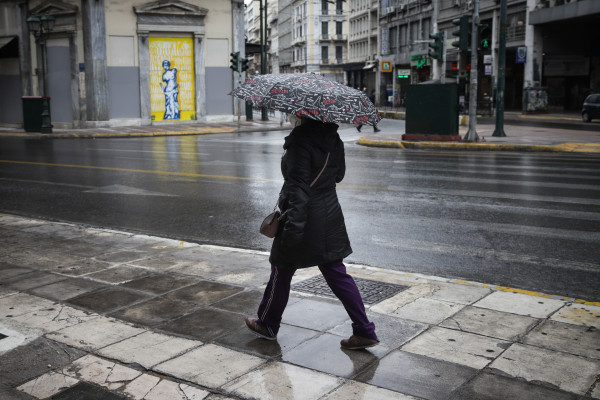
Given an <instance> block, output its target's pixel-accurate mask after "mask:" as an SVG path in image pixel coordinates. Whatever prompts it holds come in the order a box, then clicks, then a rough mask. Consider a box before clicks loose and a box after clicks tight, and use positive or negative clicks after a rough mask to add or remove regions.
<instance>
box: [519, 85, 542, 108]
mask: <svg viewBox="0 0 600 400" xmlns="http://www.w3.org/2000/svg"><path fill="white" fill-rule="evenodd" d="M547 112H548V92H547V91H546V88H543V87H531V86H528V87H526V88H524V89H523V114H535V113H547Z"/></svg>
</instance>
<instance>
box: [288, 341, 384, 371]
mask: <svg viewBox="0 0 600 400" xmlns="http://www.w3.org/2000/svg"><path fill="white" fill-rule="evenodd" d="M341 339H343V337H340V336H336V335H331V334H328V333H326V334H324V335H320V336H317V337H315V338H312V339H309V340H307V341H306V342H304V343H302V344H301V345H299V346H298V347H296V348H294V349H292V350H290V351H289V352H286V353H283V354H282V356H281V359H282V361H285V362H287V363H291V364H295V365H299V366H301V367H305V368H310V369H312V370H316V371H321V372H325V373H327V374H330V375H335V376H341V377H343V378H353V377H354V376H356V375H357V374H358V373H360V372H361V371H363V370H364V369H365V368H366V367H368V366H369V365H371V364H372V363H374V362H376V361H378V360H379V357H377V355H376V354H375V353H374V352H372V351H370V350H369V349H366V350H364V351H350V350H341V351H336V352H329V351H328V350H329V349H331V348H336V347H339V343H340V340H341ZM325 353H327V357H315V355H316V354H325Z"/></svg>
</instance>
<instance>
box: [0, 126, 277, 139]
mask: <svg viewBox="0 0 600 400" xmlns="http://www.w3.org/2000/svg"><path fill="white" fill-rule="evenodd" d="M282 129H284V128H282V127H260V128H259V129H255V128H253V127H240V128H239V129H238V128H237V127H236V128H207V129H198V130H186V131H162V132H125V133H98V132H90V133H85V132H83V133H82V132H78V133H47V134H42V133H37V132H36V133H27V132H0V137H19V138H30V139H103V138H126V137H154V136H189V135H208V134H214V133H235V132H254V131H257V130H260V131H261V132H263V131H279V130H282Z"/></svg>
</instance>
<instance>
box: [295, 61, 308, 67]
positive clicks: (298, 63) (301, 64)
mask: <svg viewBox="0 0 600 400" xmlns="http://www.w3.org/2000/svg"><path fill="white" fill-rule="evenodd" d="M305 65H306V60H296V61H292V68H296V67H304V66H305Z"/></svg>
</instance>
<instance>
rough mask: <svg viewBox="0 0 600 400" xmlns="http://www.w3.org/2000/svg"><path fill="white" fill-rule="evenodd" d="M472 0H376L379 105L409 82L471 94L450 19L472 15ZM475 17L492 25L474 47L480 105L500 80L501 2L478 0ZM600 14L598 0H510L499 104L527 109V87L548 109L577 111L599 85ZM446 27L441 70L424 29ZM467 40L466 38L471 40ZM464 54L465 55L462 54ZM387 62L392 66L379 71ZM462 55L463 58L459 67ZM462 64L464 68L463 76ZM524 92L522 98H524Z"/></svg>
mask: <svg viewBox="0 0 600 400" xmlns="http://www.w3.org/2000/svg"><path fill="white" fill-rule="evenodd" d="M473 6H474V1H473V0H451V1H450V0H448V1H445V0H380V5H379V25H380V27H379V29H380V41H379V44H380V46H379V52H378V56H377V57H378V60H379V61H380V63H378V64H377V66H378V73H379V74H380V75H381V78H380V80H379V82H380V84H379V85H377V89H378V91H379V95H378V101H379V105H383V104H387V105H401V104H402V102H403V94H404V92H405V88H406V86H407V85H408V84H414V83H419V82H423V81H427V80H432V79H434V78H438V79H440V80H442V79H443V80H444V81H445V82H457V83H459V84H460V85H461V89H460V91H461V92H462V93H464V94H468V74H469V70H470V59H471V58H470V55H469V54H463V55H462V56H461V55H460V54H459V51H458V49H456V48H455V47H453V46H452V42H454V41H455V40H457V38H456V37H455V36H453V35H452V32H453V31H456V30H457V29H458V28H457V26H456V25H454V24H453V23H452V21H453V20H454V19H456V18H459V17H461V16H463V15H468V16H471V15H472V14H473ZM479 16H480V24H485V25H488V27H489V29H490V31H491V46H490V47H489V48H480V49H479V51H478V62H477V64H478V96H477V97H478V108H480V109H483V110H485V109H486V108H488V107H490V106H491V104H492V103H493V101H494V96H495V92H496V89H497V82H498V71H499V66H498V60H499V57H498V46H499V36H500V29H501V26H500V1H499V0H480V1H479ZM599 21H600V1H596V0H508V1H507V18H506V34H505V37H506V53H505V54H506V64H505V91H504V103H505V108H506V109H507V110H523V111H536V110H535V107H534V109H533V110H529V109H528V107H530V106H531V103H527V100H526V99H527V94H528V93H530V91H532V90H536V91H537V90H541V91H542V92H544V93H545V94H547V109H548V110H550V111H574V110H580V109H581V105H582V103H583V99H584V98H585V96H586V95H587V94H589V93H591V92H598V91H600V44H599V41H598V40H597V39H596V36H597V35H593V34H590V33H589V32H594V27H595V25H596V24H597V23H598V22H599ZM434 32H443V33H444V37H445V43H444V44H445V45H444V47H445V60H444V62H443V63H442V62H441V61H440V63H441V64H443V67H442V68H443V69H444V70H443V73H441V74H440V76H439V77H436V76H435V75H436V74H435V70H434V67H435V64H436V63H438V61H434V60H432V59H431V58H430V57H429V56H428V44H427V43H428V42H429V41H430V40H431V39H429V34H430V33H434ZM470 45H471V43H469V46H470ZM461 57H462V60H461ZM381 61H389V62H390V63H391V64H392V65H393V68H392V71H390V72H384V71H382V70H381ZM461 62H462V63H464V65H463V66H462V68H461ZM461 70H462V71H464V72H466V73H464V74H462V76H461ZM524 99H525V102H524Z"/></svg>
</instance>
